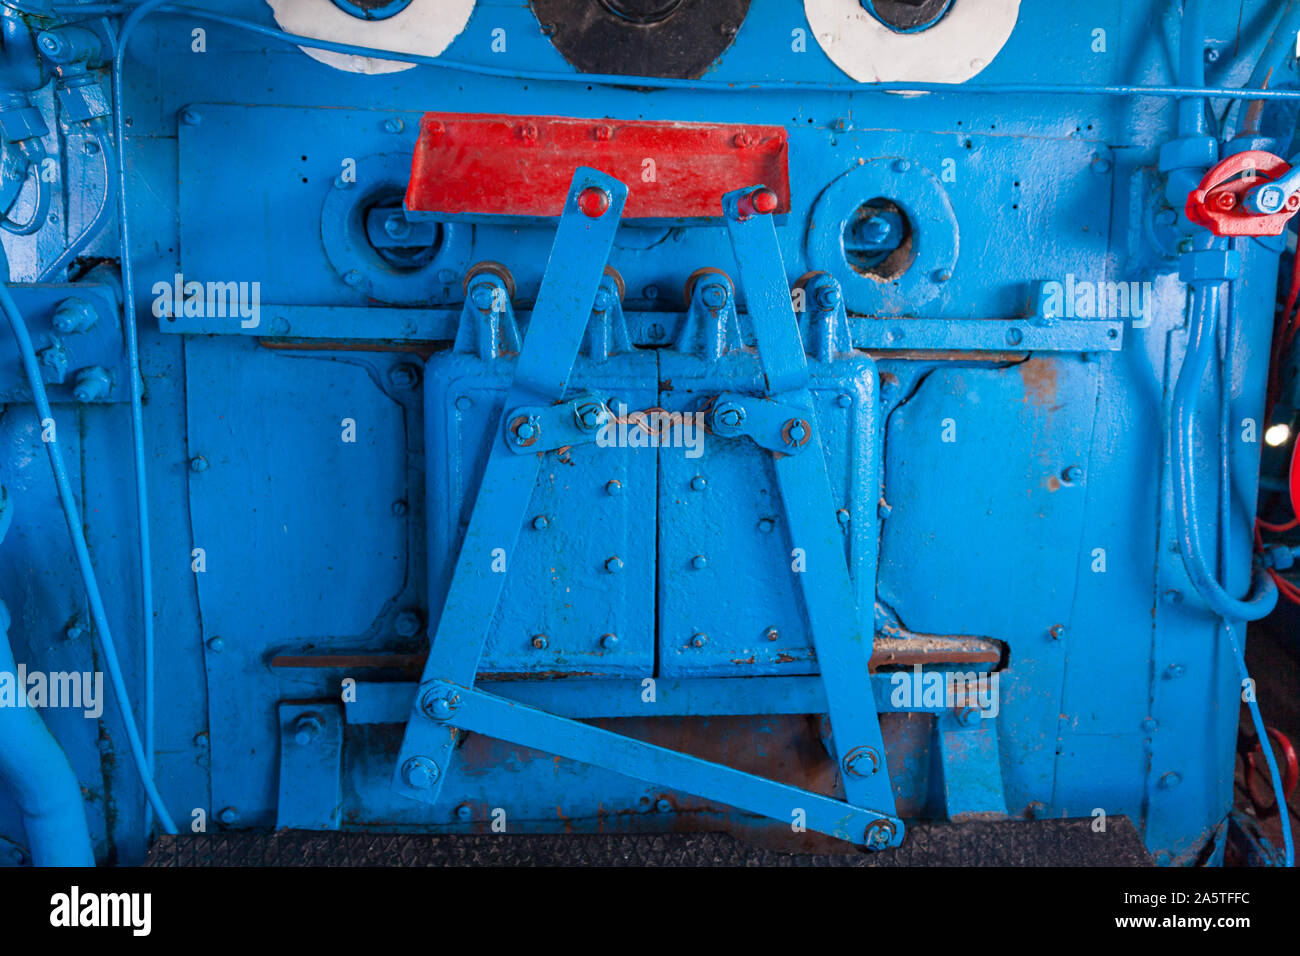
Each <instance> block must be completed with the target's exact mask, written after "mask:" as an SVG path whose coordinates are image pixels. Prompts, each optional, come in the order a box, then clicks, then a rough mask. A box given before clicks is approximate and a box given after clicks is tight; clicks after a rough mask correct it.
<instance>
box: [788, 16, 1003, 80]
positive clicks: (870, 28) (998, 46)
mask: <svg viewBox="0 0 1300 956" xmlns="http://www.w3.org/2000/svg"><path fill="white" fill-rule="evenodd" d="M803 8H804V14H805V15H806V16H807V17H808V25H809V26H811V27H812V31H813V36H815V37H816V38H817V42H818V44H820V46H821V48H822V49H823V50H824V51H825V52H826V55H827V56H828V57H830V58H831V60H832V62H834V63H835V65H836V66H838V67H839V68H840V69H841V70H843V71H844V72H845V73H847V74H848V75H849V76H850V77H852V78H853V79H855V80H857V81H858V82H860V83H891V82H908V81H915V82H918V83H964V82H965V81H966V80H969V79H970V78H971V77H972V76H975V75H976V74H977V73H979V72H980V71H981V70H983V69H984V67H986V66H988V65H989V64H990V63H992V62H993V58H994V57H995V56H997V55H998V53H999V52H1000V51H1001V50H1002V47H1003V46H1005V45H1006V42H1007V40H1008V39H1009V38H1010V37H1011V31H1012V30H1013V29H1015V26H1016V19H1017V17H1018V16H1019V15H1020V0H955V2H954V3H953V5H952V8H951V9H950V10H948V12H947V13H945V14H944V15H943V17H942V19H940V20H939V21H938V22H937V23H934V24H933V25H932V26H930V27H929V28H928V29H924V30H921V31H920V32H917V33H900V32H898V31H897V30H895V29H891V28H890V27H889V26H887V25H886V24H884V23H882V22H881V21H880V20H878V19H876V18H875V17H873V16H872V15H871V14H870V13H868V12H867V11H866V10H865V9H863V7H862V4H861V3H860V2H859V0H804V5H803Z"/></svg>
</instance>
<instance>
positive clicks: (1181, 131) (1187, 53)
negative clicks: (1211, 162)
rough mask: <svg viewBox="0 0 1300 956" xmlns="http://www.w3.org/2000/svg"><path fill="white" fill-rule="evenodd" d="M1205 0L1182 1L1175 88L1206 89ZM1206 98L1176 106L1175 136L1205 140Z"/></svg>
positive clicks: (1191, 98)
mask: <svg viewBox="0 0 1300 956" xmlns="http://www.w3.org/2000/svg"><path fill="white" fill-rule="evenodd" d="M1207 6H1209V3H1208V0H1185V2H1184V3H1183V25H1182V28H1181V29H1180V30H1179V32H1178V85H1179V86H1192V87H1204V86H1205V9H1206V7H1207ZM1205 132H1206V122H1205V97H1204V96H1198V97H1189V98H1187V99H1184V100H1182V101H1180V102H1179V104H1178V135H1179V136H1204V135H1205Z"/></svg>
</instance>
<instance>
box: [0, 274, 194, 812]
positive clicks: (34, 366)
mask: <svg viewBox="0 0 1300 956" xmlns="http://www.w3.org/2000/svg"><path fill="white" fill-rule="evenodd" d="M0 310H2V311H3V312H4V313H5V316H6V318H8V320H9V327H10V328H11V329H12V330H13V333H14V338H15V339H16V340H17V341H18V353H19V355H20V356H21V358H22V363H23V371H24V372H25V373H26V375H27V382H28V384H29V385H30V387H31V390H32V398H33V400H34V401H35V403H36V413H37V416H38V418H39V420H40V421H41V422H42V423H45V422H51V421H53V420H54V414H53V412H52V411H51V409H50V399H49V396H48V395H47V394H46V393H45V383H44V382H43V381H42V379H41V370H40V365H39V362H38V361H37V358H36V350H35V348H34V347H33V346H32V337H31V334H30V333H29V332H28V331H27V324H26V323H25V322H24V321H23V317H22V314H21V313H20V312H19V311H18V306H17V305H16V304H15V302H14V300H13V296H11V295H10V294H9V289H8V288H7V287H6V286H5V284H4V283H2V282H0ZM42 427H44V425H42ZM56 438H57V436H56ZM44 444H45V450H46V452H47V453H48V454H49V456H50V468H51V470H52V471H53V472H54V483H55V486H56V487H57V489H58V493H59V503H60V504H61V505H62V506H63V517H64V519H65V520H66V521H67V524H68V534H69V535H71V537H72V549H73V551H75V552H76V556H77V565H78V567H79V568H80V569H81V577H82V580H83V581H84V582H85V585H86V599H87V601H88V602H89V603H90V616H91V620H92V621H94V624H95V635H96V636H97V637H98V638H99V646H100V650H101V651H102V652H103V655H104V669H105V670H106V671H107V672H108V679H109V682H110V683H111V684H112V685H113V693H114V694H116V695H117V703H118V707H119V708H121V711H122V723H123V724H124V725H125V727H126V736H127V741H128V743H129V744H130V748H131V757H132V759H133V760H134V761H135V765H136V769H137V770H138V771H139V774H140V782H141V783H142V784H143V785H144V790H145V793H146V795H147V796H148V798H149V803H150V804H151V805H152V806H153V808H154V811H155V812H156V813H157V814H158V819H159V821H160V822H161V823H162V825H163V829H165V830H166V831H167V832H168V833H175V832H176V825H175V824H174V823H172V818H171V816H170V814H168V813H167V808H166V807H165V806H164V805H163V801H162V797H161V796H160V795H159V794H158V788H157V787H156V786H155V785H154V781H153V774H152V773H151V772H150V770H149V761H148V760H147V759H146V757H145V751H144V747H143V745H142V744H141V743H140V733H139V731H138V730H137V729H136V726H135V717H134V716H133V715H132V712H131V702H130V697H129V696H128V695H127V692H126V682H125V681H124V680H123V679H122V668H121V665H120V664H119V663H118V659H117V645H116V644H114V643H113V636H112V632H111V631H110V630H109V626H108V614H107V613H105V611H104V599H103V596H102V595H101V594H100V591H99V582H98V580H97V579H96V577H95V568H94V566H93V565H92V564H91V561H90V550H89V548H88V547H87V546H86V534H85V532H84V531H83V530H82V526H81V515H80V514H79V513H78V511H77V501H76V498H74V497H73V494H72V482H71V481H70V480H69V478H68V468H67V465H66V464H65V463H64V461H63V453H62V452H61V451H59V447H58V441H57V440H56V441H48V442H45V443H44Z"/></svg>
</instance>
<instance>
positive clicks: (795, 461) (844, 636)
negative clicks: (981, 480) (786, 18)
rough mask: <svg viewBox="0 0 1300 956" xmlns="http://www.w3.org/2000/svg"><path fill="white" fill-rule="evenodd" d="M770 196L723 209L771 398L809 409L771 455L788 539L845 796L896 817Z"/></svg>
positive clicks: (877, 834)
mask: <svg viewBox="0 0 1300 956" xmlns="http://www.w3.org/2000/svg"><path fill="white" fill-rule="evenodd" d="M767 192H769V191H768V190H766V189H765V188H764V187H757V188H750V189H741V190H737V191H735V192H731V193H728V194H727V195H726V196H724V197H723V200H722V206H723V210H724V212H725V213H726V216H727V228H728V230H729V231H730V233H731V244H732V248H733V250H734V251H735V255H736V263H737V265H738V266H739V269H740V286H741V288H742V289H743V290H744V292H745V300H746V302H747V304H748V306H749V315H750V320H751V322H752V323H753V326H754V337H755V339H756V340H757V342H758V354H759V358H760V359H761V361H762V364H763V374H764V377H765V378H766V380H767V387H768V393H769V396H770V397H774V398H775V397H778V396H779V398H780V401H781V402H783V403H785V404H788V405H792V406H797V407H799V408H802V409H804V413H805V416H806V417H805V419H804V420H803V421H802V422H799V423H797V427H803V428H806V429H807V431H808V432H809V436H808V438H807V440H806V448H804V450H802V451H800V452H798V453H796V454H781V453H776V454H774V456H773V463H774V467H775V470H776V477H777V483H778V485H779V486H780V488H781V497H782V500H783V502H784V504H785V511H786V516H787V518H788V519H789V524H790V535H791V543H792V545H793V546H794V547H795V548H796V549H799V550H801V551H802V552H803V555H804V557H805V559H806V566H805V570H804V571H803V572H802V573H797V574H796V579H797V583H798V585H799V588H800V592H801V594H802V596H803V601H804V608H805V610H806V612H807V615H808V625H809V629H810V630H811V632H812V637H813V645H814V647H815V648H816V652H817V662H818V667H819V669H820V671H821V676H822V682H823V683H824V684H825V687H826V699H827V702H828V703H829V705H830V706H829V709H830V721H831V728H832V733H833V739H834V744H835V750H836V752H837V757H838V760H839V765H840V770H841V772H842V774H843V778H844V792H845V794H846V795H847V796H848V799H849V802H850V803H854V804H858V805H860V806H874V807H881V808H888V811H889V814H890V815H891V816H892V815H893V813H894V794H893V789H892V787H891V786H890V781H889V771H888V768H887V767H886V764H885V747H884V740H883V739H882V737H881V734H880V720H879V716H878V714H877V713H876V705H875V700H874V699H873V697H872V695H871V693H870V688H871V677H870V674H869V672H868V669H867V664H868V662H869V661H870V660H871V648H872V642H873V629H872V628H870V627H863V625H862V618H861V614H860V609H859V608H858V605H857V600H856V598H855V596H854V590H853V580H852V578H851V577H850V575H849V567H848V562H847V560H846V559H845V555H844V533H843V530H842V529H841V528H840V524H839V521H838V520H837V518H836V515H835V508H834V506H833V505H832V500H833V499H832V496H831V483H830V477H829V475H828V474H827V471H826V457H825V455H824V454H823V453H822V447H821V437H820V433H819V430H818V427H817V414H816V411H815V409H814V406H813V398H812V393H811V391H810V390H809V388H808V381H809V373H808V361H807V357H806V356H805V354H804V349H803V342H802V339H801V338H800V335H799V325H798V319H797V318H796V316H795V312H794V305H793V303H792V302H791V299H790V287H789V285H788V283H787V280H786V274H785V265H784V264H783V263H782V261H781V250H780V246H779V243H778V241H777V236H776V226H775V224H774V223H773V222H772V217H771V216H770V215H767V214H765V213H764V212H763V211H762V210H763V208H764V203H763V199H762V194H764V193H767ZM893 825H894V827H895V828H896V829H895V830H894V831H893V832H888V834H887V836H888V841H887V843H886V840H885V838H886V825H884V824H882V825H881V827H879V828H878V829H877V830H875V831H873V834H872V838H873V839H874V840H875V841H880V842H881V843H885V845H897V843H898V842H900V841H901V840H902V830H903V825H902V822H901V821H899V820H894V821H893Z"/></svg>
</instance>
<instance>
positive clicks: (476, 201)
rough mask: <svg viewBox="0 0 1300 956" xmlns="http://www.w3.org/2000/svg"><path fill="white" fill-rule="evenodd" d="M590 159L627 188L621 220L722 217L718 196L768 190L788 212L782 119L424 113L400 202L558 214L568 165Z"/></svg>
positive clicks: (420, 207) (418, 209) (424, 208)
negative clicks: (743, 121) (745, 121)
mask: <svg viewBox="0 0 1300 956" xmlns="http://www.w3.org/2000/svg"><path fill="white" fill-rule="evenodd" d="M578 166H592V167H594V168H596V169H599V170H601V171H602V172H605V173H608V174H609V175H611V176H614V177H615V178H617V179H620V180H622V181H623V182H624V183H626V184H627V185H628V188H629V189H630V190H631V193H630V195H629V196H628V201H627V206H626V207H625V209H624V211H623V217H624V218H625V219H677V220H681V219H720V218H722V195H723V193H726V192H729V191H731V190H733V189H740V188H742V187H745V186H755V185H760V184H761V185H765V186H769V187H771V188H772V189H773V190H774V191H775V192H776V195H777V198H778V200H779V202H778V205H777V208H776V210H775V211H776V213H777V214H781V213H786V212H789V211H790V170H789V144H788V140H787V137H786V132H785V130H784V129H783V128H782V127H780V126H748V125H739V124H719V123H669V122H655V121H647V120H587V119H573V118H570V117H564V116H506V115H497V114H481V113H426V114H425V116H424V119H423V120H422V121H421V124H420V139H419V141H418V142H417V143H416V146H415V156H414V159H413V160H412V162H411V182H410V185H409V186H408V187H407V190H406V208H407V210H409V211H410V212H412V213H428V214H431V215H444V216H466V217H468V216H515V217H538V216H541V217H555V216H559V215H560V212H561V210H562V209H563V207H564V200H565V197H566V196H567V195H568V190H569V183H570V181H571V180H572V178H573V171H574V169H575V168H577V167H578Z"/></svg>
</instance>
